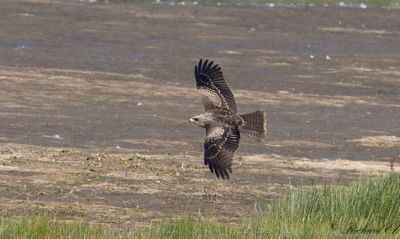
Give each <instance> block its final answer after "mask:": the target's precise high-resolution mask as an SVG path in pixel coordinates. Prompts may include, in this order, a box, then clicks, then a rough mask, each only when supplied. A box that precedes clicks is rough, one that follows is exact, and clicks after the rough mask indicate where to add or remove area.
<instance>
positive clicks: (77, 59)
mask: <svg viewBox="0 0 400 239" xmlns="http://www.w3.org/2000/svg"><path fill="white" fill-rule="evenodd" d="M398 19H400V11H398V10H385V9H341V8H318V7H315V8H263V7H245V6H244V7H237V6H165V5H154V4H145V5H136V4H84V3H77V2H68V1H65V2H53V1H27V2H19V1H2V2H1V3H0V213H1V215H6V216H17V215H22V214H27V213H36V212H47V213H50V214H52V215H55V216H57V217H59V218H62V219H75V218H81V219H82V218H83V219H84V220H88V221H90V222H93V223H105V224H109V225H116V226H117V227H118V228H127V229H129V228H132V227H134V226H138V225H148V224H149V222H151V221H153V220H158V219H160V218H161V217H162V216H165V215H171V216H173V217H179V216H182V215H187V214H190V215H202V216H207V217H208V216H212V217H216V218H218V219H220V220H226V221H229V222H235V221H237V220H239V219H243V218H246V217H250V216H253V215H256V214H257V212H259V211H260V210H262V208H263V205H264V204H265V203H267V202H268V201H270V200H273V199H274V198H276V197H277V196H278V195H280V194H281V193H283V192H287V191H288V190H292V189H294V188H296V187H298V186H301V185H306V186H307V185H311V184H320V183H325V182H329V183H334V184H341V183H343V182H347V181H350V180H352V179H354V178H356V177H358V176H359V175H360V174H369V173H386V172H390V166H389V158H390V157H392V156H397V155H398V154H399V151H400V150H399V149H400V127H399V126H400V105H399V102H400V79H399V78H400V47H399V39H400V25H399V24H398ZM200 57H203V58H211V59H213V60H215V61H216V62H217V63H219V64H220V65H222V67H223V71H224V75H225V78H226V79H227V81H228V83H229V85H230V87H231V88H232V90H233V93H234V94H235V97H236V100H237V102H238V107H239V111H240V112H242V113H245V112H248V111H253V110H257V109H259V108H265V109H267V112H268V124H269V125H268V130H269V135H268V139H267V140H266V141H265V142H264V143H262V144H258V143H255V142H253V141H251V140H250V139H247V138H245V137H242V138H243V140H242V143H241V148H240V150H239V152H238V154H237V158H236V161H235V163H234V167H233V171H234V174H233V175H232V179H231V180H230V181H219V180H216V178H215V177H214V176H213V175H211V173H209V172H208V170H207V168H205V167H204V165H203V162H202V161H203V160H202V141H203V137H204V133H205V132H204V131H203V130H202V129H199V128H195V127H193V126H191V125H190V124H189V123H188V118H189V117H190V116H192V115H194V114H198V113H199V112H201V111H202V105H201V102H200V98H199V96H198V94H197V92H196V90H195V84H194V79H193V75H192V74H193V73H192V71H193V66H194V64H195V63H196V62H197V61H198V59H199V58H200ZM398 169H399V168H398V167H397V164H395V167H394V170H396V171H398Z"/></svg>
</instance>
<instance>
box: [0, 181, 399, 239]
mask: <svg viewBox="0 0 400 239" xmlns="http://www.w3.org/2000/svg"><path fill="white" fill-rule="evenodd" d="M399 186H400V174H390V175H386V176H380V177H372V178H363V179H360V180H358V181H356V182H354V183H352V184H350V185H347V186H342V187H333V186H328V185H325V186H322V187H315V188H312V189H299V190H297V191H295V192H294V193H292V194H291V195H287V196H284V197H282V198H281V199H280V200H278V201H277V202H275V203H273V204H270V205H268V206H267V207H266V209H265V211H264V212H263V214H262V215H260V216H258V217H257V218H254V219H251V220H246V221H243V222H241V223H239V224H237V225H231V224H225V223H221V222H218V221H216V220H213V219H204V218H184V219H180V220H171V219H166V220H163V221H162V222H161V223H159V224H156V225H152V226H151V227H149V228H145V229H140V230H138V231H135V232H131V233H129V234H117V233H115V232H113V231H108V230H105V229H102V228H100V227H94V226H89V225H88V224H85V223H83V224H81V223H72V224H69V223H60V222H53V221H50V220H49V219H48V218H47V217H30V218H23V219H20V220H16V221H15V220H11V221H8V220H5V219H3V220H2V221H0V238H13V239H15V238H49V239H51V238H96V239H97V238H98V239H102V238H132V239H135V238H141V239H147V238H149V239H150V238H151V239H154V238H156V239H187V238H196V239H197V238H207V239H228V238H229V239H239V238H240V239H242V238H250V239H253V238H254V239H255V238H400V190H399Z"/></svg>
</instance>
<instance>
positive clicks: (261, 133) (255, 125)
mask: <svg viewBox="0 0 400 239" xmlns="http://www.w3.org/2000/svg"><path fill="white" fill-rule="evenodd" d="M239 116H240V117H241V118H242V119H243V121H244V122H243V125H242V126H241V127H240V131H241V132H243V133H245V134H246V135H248V136H249V137H251V138H253V139H255V140H257V141H258V142H262V141H263V139H264V138H265V136H266V135H267V113H266V112H265V111H263V110H258V111H255V112H251V113H248V114H243V115H239Z"/></svg>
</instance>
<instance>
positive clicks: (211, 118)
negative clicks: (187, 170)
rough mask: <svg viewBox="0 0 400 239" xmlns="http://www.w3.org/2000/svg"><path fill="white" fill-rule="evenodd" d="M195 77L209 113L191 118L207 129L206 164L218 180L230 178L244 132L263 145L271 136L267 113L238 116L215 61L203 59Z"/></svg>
mask: <svg viewBox="0 0 400 239" xmlns="http://www.w3.org/2000/svg"><path fill="white" fill-rule="evenodd" d="M194 76H195V79H196V86H197V89H198V90H199V92H200V93H201V95H202V98H203V105H204V109H205V112H204V113H203V114H201V115H197V116H194V117H192V118H190V122H191V123H193V124H194V125H196V126H199V127H202V128H205V129H206V137H205V142H204V164H205V165H208V167H209V168H210V170H211V172H212V173H215V175H216V176H217V178H222V179H229V174H231V173H232V161H233V156H234V155H235V152H236V150H237V149H238V148H239V141H240V133H241V132H242V133H244V134H246V135H248V136H250V137H251V138H254V139H255V140H257V141H259V142H261V141H262V140H263V139H264V138H265V136H266V133H267V128H266V126H267V120H266V112H265V111H262V110H259V111H255V112H252V113H248V114H242V115H238V114H237V107H236V102H235V98H234V97H233V94H232V91H231V90H230V89H229V87H228V85H227V84H226V81H225V80H224V76H223V74H222V71H221V68H220V67H219V66H218V65H217V64H214V63H213V62H212V61H211V62H209V61H208V60H205V61H203V60H202V59H200V61H199V63H198V64H197V65H196V66H195V67H194Z"/></svg>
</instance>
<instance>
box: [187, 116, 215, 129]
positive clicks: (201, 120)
mask: <svg viewBox="0 0 400 239" xmlns="http://www.w3.org/2000/svg"><path fill="white" fill-rule="evenodd" d="M211 120H212V119H211V115H210V114H201V115H196V116H193V117H192V118H190V119H189V121H190V122H191V123H192V124H194V125H196V126H199V127H203V128H204V127H206V125H207V124H208V123H209V122H211Z"/></svg>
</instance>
